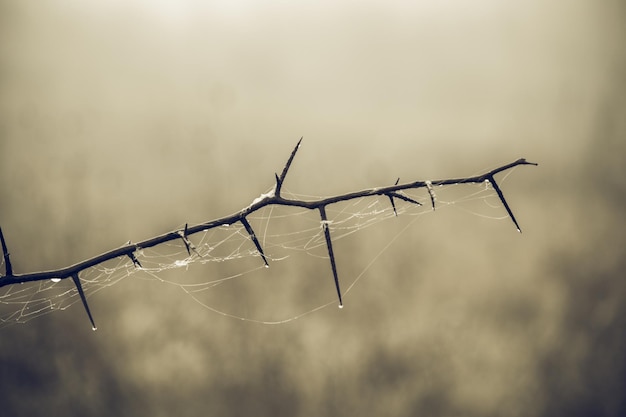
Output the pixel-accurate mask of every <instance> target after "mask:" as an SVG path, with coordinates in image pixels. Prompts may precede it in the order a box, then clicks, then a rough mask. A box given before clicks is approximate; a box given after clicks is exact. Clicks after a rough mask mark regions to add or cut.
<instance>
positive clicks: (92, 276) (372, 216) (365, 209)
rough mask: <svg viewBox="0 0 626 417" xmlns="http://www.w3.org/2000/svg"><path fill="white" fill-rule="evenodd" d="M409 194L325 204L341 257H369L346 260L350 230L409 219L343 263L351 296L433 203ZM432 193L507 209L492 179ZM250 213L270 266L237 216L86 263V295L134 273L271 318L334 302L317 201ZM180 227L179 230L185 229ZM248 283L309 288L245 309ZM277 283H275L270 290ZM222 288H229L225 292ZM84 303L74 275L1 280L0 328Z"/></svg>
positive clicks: (259, 318)
mask: <svg viewBox="0 0 626 417" xmlns="http://www.w3.org/2000/svg"><path fill="white" fill-rule="evenodd" d="M510 173H511V172H509V173H507V176H508V175H510ZM505 179H506V177H504V178H503V179H502V180H501V181H503V180H505ZM283 194H284V195H285V196H288V197H289V198H295V199H300V200H313V199H319V198H320V197H319V196H308V195H302V194H294V193H291V192H289V191H288V190H286V189H285V190H283ZM402 194H403V195H405V196H406V197H409V198H410V199H413V200H416V201H419V202H420V203H422V205H416V204H412V203H409V202H406V201H402V200H399V199H395V202H394V205H395V211H394V208H393V206H392V204H391V202H390V200H389V198H388V197H387V196H374V197H364V198H358V199H354V200H350V201H347V202H341V203H336V204H332V205H330V206H328V207H327V210H326V211H327V214H328V221H327V222H326V223H327V225H328V227H329V228H330V231H331V235H332V241H333V244H337V245H338V246H337V247H336V249H335V256H336V257H337V258H338V259H339V261H338V262H340V263H341V262H348V261H350V262H357V261H359V262H361V260H350V259H348V260H346V257H347V256H354V251H351V252H350V253H347V254H342V251H341V249H342V246H341V243H340V242H341V241H342V240H344V239H346V238H348V237H350V236H352V235H353V234H355V233H356V232H361V231H362V230H363V229H366V228H368V227H371V226H374V225H376V224H379V223H382V222H393V221H394V220H393V219H395V218H405V219H409V220H408V221H407V220H405V223H404V227H403V228H402V229H401V230H400V231H396V232H395V234H393V235H392V236H389V235H388V234H387V235H386V234H385V233H382V234H381V233H378V234H377V235H376V236H377V239H382V240H383V242H384V244H383V246H382V248H381V249H380V251H379V252H378V253H377V254H376V255H375V256H372V257H371V258H370V260H369V262H367V260H364V261H362V262H363V264H364V266H363V268H362V269H361V272H360V273H358V274H357V275H356V276H354V275H353V276H347V275H346V274H342V272H341V271H339V279H340V281H341V283H342V287H343V288H345V289H344V291H343V294H344V296H346V295H347V294H348V293H349V292H350V291H351V290H352V289H353V287H354V286H355V285H356V284H357V283H358V282H359V281H360V280H361V278H362V277H364V276H365V274H366V272H367V269H368V268H370V266H371V265H372V264H373V263H374V262H375V261H376V260H377V259H378V258H379V257H380V256H381V255H382V254H383V253H384V252H385V251H386V250H387V249H388V248H389V247H390V246H391V244H393V242H394V241H395V240H396V239H397V238H398V237H399V236H400V235H401V234H403V233H404V232H406V230H408V229H409V228H410V226H411V225H412V224H413V223H414V222H415V221H416V220H418V219H419V218H421V216H423V215H426V214H429V213H433V212H434V210H433V207H432V205H431V197H432V196H431V194H430V193H429V192H428V190H426V189H419V190H408V191H404V192H403V193H402ZM433 195H434V196H435V198H436V212H437V213H439V212H440V211H443V210H448V209H455V210H461V211H464V212H468V213H470V214H472V215H476V216H481V217H485V218H489V219H498V220H502V219H506V218H507V215H506V213H505V211H504V209H503V208H502V206H501V204H500V201H499V199H498V196H497V194H496V192H495V191H494V190H493V188H492V187H491V185H490V184H489V183H488V182H485V183H483V184H457V185H448V186H443V187H435V188H434V190H433ZM248 220H249V222H250V224H251V225H252V226H253V228H254V230H255V233H256V235H257V237H258V239H259V241H260V243H261V246H262V247H263V249H264V251H265V255H266V258H267V260H268V263H269V265H270V267H269V268H267V267H266V266H265V264H264V262H263V261H262V259H261V257H260V254H259V253H258V251H257V250H256V248H255V246H254V244H253V243H252V242H251V240H250V236H249V234H248V233H247V231H246V230H245V228H244V227H243V225H241V224H240V223H236V224H232V225H229V226H219V227H216V228H213V229H210V230H206V231H203V232H200V233H196V234H194V235H191V236H189V237H188V239H189V240H188V241H189V243H190V245H189V248H188V247H187V246H186V245H185V243H184V241H183V240H182V239H181V240H177V241H172V242H168V243H164V244H161V245H158V246H156V247H153V248H148V249H142V250H139V251H137V252H135V256H136V258H137V260H138V261H139V262H140V264H141V266H140V267H138V266H137V265H135V263H134V262H133V261H132V260H131V259H130V258H129V257H127V256H123V257H119V258H116V259H113V260H110V261H106V262H103V263H101V264H98V265H96V266H93V267H91V268H88V269H86V270H84V271H82V272H81V273H80V280H81V282H82V286H83V289H84V293H85V296H86V297H87V298H90V297H92V296H93V295H94V294H96V293H97V292H99V291H101V290H103V289H105V288H108V287H112V286H114V285H116V284H117V283H119V282H120V281H122V280H124V279H127V278H131V277H132V278H133V279H135V278H136V279H141V280H149V281H155V282H158V283H162V284H167V285H170V286H173V287H176V288H178V289H180V290H182V291H183V292H184V293H185V294H186V296H188V297H189V298H190V299H191V300H193V301H194V302H196V303H198V304H199V305H200V306H202V307H203V308H205V309H206V310H209V311H211V312H213V313H217V314H220V315H223V316H228V317H232V318H236V319H241V320H247V321H251V322H257V323H263V324H279V323H286V322H289V321H292V320H295V319H297V318H300V317H302V316H305V315H308V314H311V313H313V312H316V311H318V310H320V309H322V308H325V307H327V306H330V305H337V300H336V295H335V293H334V288H333V287H332V274H331V270H330V265H329V261H328V258H329V256H328V251H327V246H326V240H325V237H324V232H323V227H322V226H323V224H322V223H324V222H322V221H320V218H319V214H318V213H317V211H315V210H308V209H302V208H297V207H283V206H267V207H264V208H262V209H260V210H259V211H257V212H255V213H253V214H251V215H249V216H248ZM182 227H184V225H182ZM182 227H181V226H179V227H178V228H177V229H175V230H181V229H182ZM362 239H363V238H361V241H362ZM368 242H371V240H367V241H365V244H367V243H368ZM302 264H304V265H302ZM309 264H310V265H315V271H316V272H315V274H316V275H322V276H323V277H322V278H323V279H319V280H318V279H316V282H314V283H313V284H312V283H310V282H308V283H307V282H306V280H307V279H310V278H311V274H310V273H307V272H306V271H309V270H310V268H308V267H307V265H309ZM276 265H278V267H277V268H276V267H275V266H276ZM0 267H2V268H4V260H0ZM192 270H193V271H192ZM246 286H248V287H249V291H253V292H254V291H256V290H259V291H261V290H263V289H265V290H264V291H262V294H268V293H273V294H276V293H280V292H281V291H283V289H284V290H285V291H286V292H285V293H286V294H292V293H293V288H294V287H298V286H304V287H305V288H306V297H297V299H296V300H295V301H293V302H291V303H287V304H289V306H285V303H282V305H277V303H275V302H272V300H271V299H268V300H267V303H257V304H264V305H265V308H264V309H262V310H258V309H257V310H254V309H253V310H252V311H247V310H245V309H242V308H238V307H237V305H236V304H237V303H234V302H233V300H232V293H233V291H238V290H241V288H245V287H246ZM269 286H271V290H270V291H267V288H268V287H269ZM285 287H289V288H291V289H285ZM300 292H302V290H301V291H300ZM224 293H226V294H227V295H228V294H230V295H231V296H230V297H229V296H226V297H224ZM277 299H280V296H278V297H277ZM224 300H226V301H224ZM283 301H284V300H283ZM76 303H79V304H80V303H81V299H80V296H79V294H78V291H77V289H76V286H75V285H74V283H73V282H72V280H70V279H64V280H46V281H39V282H31V283H24V284H19V285H10V286H7V287H5V288H2V289H0V328H1V327H5V326H7V325H11V324H15V323H25V322H28V321H29V320H31V319H34V318H36V317H39V316H42V315H45V314H48V313H51V312H53V311H60V310H66V309H68V308H69V307H71V306H73V305H74V304H76Z"/></svg>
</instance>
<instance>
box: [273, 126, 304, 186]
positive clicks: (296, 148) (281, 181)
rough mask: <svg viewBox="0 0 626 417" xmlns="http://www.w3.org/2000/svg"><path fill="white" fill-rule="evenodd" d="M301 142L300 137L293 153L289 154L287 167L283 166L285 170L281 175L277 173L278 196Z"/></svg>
mask: <svg viewBox="0 0 626 417" xmlns="http://www.w3.org/2000/svg"><path fill="white" fill-rule="evenodd" d="M301 142H302V138H300V140H299V141H298V143H297V144H296V147H295V148H293V151H291V155H289V159H288V160H287V163H286V164H285V167H284V168H283V172H281V174H280V177H279V176H278V175H276V193H275V195H276V196H280V190H281V188H282V187H283V182H284V181H285V177H286V176H287V171H289V167H290V166H291V163H292V162H293V158H294V157H295V156H296V152H298V149H299V148H300V143H301Z"/></svg>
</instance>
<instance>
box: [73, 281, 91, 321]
mask: <svg viewBox="0 0 626 417" xmlns="http://www.w3.org/2000/svg"><path fill="white" fill-rule="evenodd" d="M72 280H73V281H74V285H76V289H77V290H78V295H80V299H81V300H82V301H83V306H84V307H85V311H87V315H88V316H89V321H91V328H92V329H93V330H96V329H97V327H96V323H94V321H93V317H92V316H91V311H89V305H88V304H87V297H85V293H84V292H83V286H82V284H81V283H80V278H78V274H77V273H76V274H73V275H72Z"/></svg>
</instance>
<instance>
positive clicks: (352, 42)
mask: <svg viewBox="0 0 626 417" xmlns="http://www.w3.org/2000/svg"><path fill="white" fill-rule="evenodd" d="M234 4H235V2H221V3H219V2H207V3H206V4H204V3H202V2H197V3H196V2H192V1H183V2H171V3H170V2H165V1H162V2H142V1H130V2H95V1H72V0H70V1H50V2H22V1H3V2H1V3H0V48H1V49H0V91H1V92H2V93H1V94H0V225H1V226H2V228H3V231H4V233H5V237H6V238H7V240H8V243H9V246H10V250H11V257H12V260H13V267H14V270H15V271H16V272H30V271H36V270H42V269H51V268H57V267H61V266H66V265H69V264H72V263H74V262H77V261H80V260H82V259H84V258H87V257H90V256H93V255H95V254H97V253H100V252H101V251H104V250H108V249H110V248H112V247H115V246H117V245H120V244H122V243H124V242H126V241H127V240H128V239H133V240H139V239H143V238H146V237H149V236H151V235H154V234H157V233H162V232H164V231H167V230H171V229H172V228H174V227H176V226H178V225H180V224H184V223H185V222H189V223H190V224H191V223H197V222H200V221H204V220H209V219H212V218H215V217H219V216H222V215H225V214H228V213H231V212H233V211H236V210H239V209H241V208H242V207H244V206H245V205H247V204H248V203H249V202H250V201H251V200H252V199H253V198H255V197H256V196H258V195H259V194H260V193H261V192H263V191H265V190H266V189H267V188H268V187H269V186H271V185H272V182H273V180H274V178H273V175H274V172H275V171H277V170H280V169H281V168H282V164H283V163H284V161H285V159H286V157H287V156H288V153H289V151H290V150H291V148H292V147H293V145H294V144H295V142H296V141H297V139H298V138H299V137H300V136H302V135H304V137H305V140H304V142H303V147H302V149H301V151H300V152H299V154H298V156H297V159H296V161H295V162H294V166H293V167H292V171H291V173H290V177H289V179H288V184H286V186H288V188H289V189H290V190H292V191H294V192H301V193H305V194H311V195H331V194H335V193H338V192H345V191H350V190H353V189H360V188H364V187H370V186H377V185H384V184H390V183H392V182H393V181H395V179H396V178H397V177H398V176H400V177H401V178H402V179H403V180H407V181H408V180H410V179H427V178H442V177H453V176H463V175H468V174H472V173H474V172H476V171H477V170H480V169H482V168H484V167H486V166H487V167H490V166H494V165H497V164H500V163H506V162H509V161H512V160H514V159H516V158H518V157H526V158H528V159H529V160H532V161H536V162H539V163H540V166H539V167H537V168H527V169H526V168H524V169H522V168H520V169H517V170H516V171H515V172H514V173H513V174H512V175H511V176H509V177H508V178H507V181H506V183H505V185H504V190H505V192H506V194H507V197H508V199H509V200H510V203H511V205H512V206H513V209H514V211H515V213H516V215H517V217H518V219H519V221H520V223H521V226H522V228H523V230H524V233H523V234H522V235H519V234H517V233H516V232H515V231H514V228H513V226H512V225H511V224H510V222H509V221H508V220H502V221H497V220H493V219H482V218H479V217H477V216H473V215H471V214H467V213H463V212H462V211H441V212H435V213H432V214H429V215H427V216H423V217H422V218H420V219H419V221H417V222H415V223H414V224H413V225H412V226H411V227H410V228H409V229H408V230H407V231H406V232H404V233H403V234H402V235H401V236H400V237H399V238H398V239H397V240H396V241H395V242H394V243H393V245H392V246H391V247H390V248H389V249H388V250H386V251H385V252H384V253H383V255H381V256H380V258H378V260H377V261H376V262H375V263H374V264H372V266H371V267H370V268H369V269H367V271H366V273H365V274H364V277H363V278H362V279H361V280H360V281H359V283H358V284H357V286H356V287H355V288H354V289H353V290H352V291H351V292H350V294H349V297H347V299H346V308H344V309H343V310H338V309H336V308H333V307H330V308H326V309H323V310H320V311H319V312H317V313H315V314H312V315H309V316H306V317H304V318H302V319H300V320H296V321H293V322H290V323H287V324H284V325H278V326H265V325H260V324H253V323H249V322H242V321H237V320H233V319H229V318H225V317H222V316H219V315H217V314H214V313H211V312H210V311H207V310H205V309H203V308H201V307H200V306H198V305H197V304H195V303H193V302H192V301H191V300H190V299H189V297H188V296H186V295H185V294H183V293H182V292H180V291H177V290H176V289H175V288H173V287H168V286H163V285H158V284H155V283H154V282H146V281H142V280H141V279H134V278H131V279H128V280H126V281H124V282H122V283H120V284H118V285H117V286H115V287H112V288H110V289H108V290H105V291H102V292H100V293H98V294H97V295H96V296H95V297H93V298H92V299H91V300H90V304H91V308H92V311H93V313H94V315H95V317H96V320H97V322H98V324H99V330H98V331H97V332H92V331H91V330H90V326H89V324H88V322H87V319H86V317H85V314H84V312H83V311H82V310H81V308H80V306H79V305H76V306H74V307H73V308H70V309H69V310H67V311H65V312H59V313H54V314H50V315H47V316H45V317H42V318H39V319H37V320H33V321H31V322H29V323H27V324H25V325H16V326H12V327H9V328H5V329H3V330H1V331H0V352H1V355H0V381H1V382H0V387H1V388H0V404H1V405H0V409H1V410H2V412H1V414H2V415H7V416H8V415H16V416H17V415H42V414H49V413H51V412H53V413H55V414H62V415H91V416H98V415H107V416H108V415H151V416H159V415H172V414H176V415H180V416H186V415H190V416H191V415H198V414H205V415H207V414H208V415H272V416H275V415H293V416H313V415H316V416H318V415H395V416H415V415H429V416H437V415H441V416H449V415H463V416H555V415H568V416H590V415H594V416H595V415H597V416H600V415H604V416H619V415H624V414H625V412H626V403H625V400H624V394H623V393H624V392H625V391H626V389H625V387H624V381H625V380H626V379H625V378H624V375H625V371H626V363H625V355H624V352H626V339H625V335H624V329H626V323H625V320H626V312H625V311H624V310H625V308H624V302H623V300H624V296H625V295H626V288H625V287H626V284H625V281H624V279H623V276H624V273H623V271H624V267H625V266H626V265H624V259H626V256H625V255H626V254H625V253H624V248H626V242H625V236H626V234H625V233H624V232H625V230H624V229H625V228H624V215H623V207H624V205H625V201H624V198H625V196H626V184H625V181H626V180H625V179H626V172H625V168H624V167H626V161H624V159H625V158H624V156H625V155H626V149H625V144H624V138H625V137H626V125H625V122H624V120H625V119H624V114H626V103H625V99H624V97H626V84H625V80H624V74H625V73H626V60H625V58H626V54H625V53H624V51H623V41H622V39H625V38H626V36H625V35H626V34H625V33H624V31H625V30H624V28H625V27H626V25H625V23H626V22H625V10H624V7H623V5H622V4H621V2H618V1H613V2H611V1H607V2H594V1H586V0H581V1H574V2H567V3H564V2H556V1H548V2H545V1H544V2H538V1H530V2H528V1H524V2H522V1H518V2H506V3H503V2H496V1H489V0H485V1H479V2H471V4H470V3H468V4H465V3H464V2H457V1H448V2H426V3H424V4H423V5H415V6H411V7H409V6H399V5H390V4H389V3H388V2H367V3H359V4H354V3H350V4H345V5H342V4H340V3H334V2H315V3H311V4H308V5H303V4H297V5H296V3H294V4H282V3H281V4H273V5H268V4H266V3H262V2H258V3H257V2H248V3H237V4H239V5H240V6H234ZM503 214H504V213H503ZM398 221H399V222H406V221H407V220H406V219H398ZM400 224H406V223H400ZM399 230H400V227H399V226H397V224H390V225H389V226H384V225H383V226H382V227H376V228H372V229H365V230H363V231H361V232H360V233H359V234H357V235H355V238H354V239H347V240H345V241H341V243H340V244H338V245H337V246H338V247H337V248H336V251H337V255H338V263H339V265H338V267H339V270H340V275H342V276H343V277H346V278H345V279H346V280H347V281H349V279H348V277H354V276H356V275H358V274H359V273H361V272H362V271H363V269H364V268H366V266H367V265H368V264H369V262H370V260H371V259H372V256H375V255H377V254H378V253H379V251H380V250H381V249H382V248H383V247H384V246H385V245H386V244H387V242H389V241H390V240H391V239H393V238H394V237H395V236H396V234H397V233H398V231H399ZM284 262H285V263H281V264H280V265H279V266H278V267H277V268H276V272H274V270H273V269H272V268H270V270H271V271H272V272H273V273H275V274H288V275H285V276H283V277H282V278H283V279H285V277H287V278H286V280H287V281H288V282H289V285H286V286H285V287H284V288H277V287H276V286H270V285H268V287H267V289H266V291H272V294H269V293H268V294H265V293H264V292H263V286H258V285H254V286H253V288H254V291H251V290H250V287H247V286H246V282H245V281H241V282H238V285H236V286H233V290H232V291H230V292H229V291H225V292H224V293H223V297H225V299H226V300H228V302H231V303H236V304H237V306H238V307H241V306H244V307H246V308H247V309H249V311H256V310H257V309H259V308H265V307H266V306H267V304H266V303H268V302H269V300H276V299H280V298H281V297H282V300H283V301H284V303H285V305H284V307H283V306H282V305H280V304H277V306H276V308H277V309H280V308H285V309H292V308H294V306H295V307H297V305H298V300H306V298H307V294H316V295H315V296H317V294H319V293H320V292H325V293H328V295H329V297H331V296H332V294H333V288H332V278H331V275H330V270H329V266H328V265H327V262H326V260H323V262H320V263H316V262H307V263H304V264H290V263H288V261H284ZM177 273H185V274H208V273H213V271H212V270H211V271H209V270H206V269H203V268H202V267H197V268H193V269H190V270H189V271H187V272H185V271H177ZM223 273H224V274H226V273H228V271H224V272H223ZM264 276H267V275H264ZM255 284H256V283H255ZM276 291H279V293H278V296H277V295H276V293H275V292H276ZM280 291H284V292H280ZM313 296H314V295H311V297H313Z"/></svg>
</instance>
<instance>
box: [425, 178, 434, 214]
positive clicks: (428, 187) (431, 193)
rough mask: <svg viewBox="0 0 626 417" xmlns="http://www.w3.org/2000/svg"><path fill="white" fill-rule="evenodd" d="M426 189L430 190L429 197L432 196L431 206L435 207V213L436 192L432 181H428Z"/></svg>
mask: <svg viewBox="0 0 626 417" xmlns="http://www.w3.org/2000/svg"><path fill="white" fill-rule="evenodd" d="M426 189H428V195H430V204H431V205H432V207H433V211H435V200H436V197H435V190H433V184H432V183H431V182H430V181H426Z"/></svg>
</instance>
